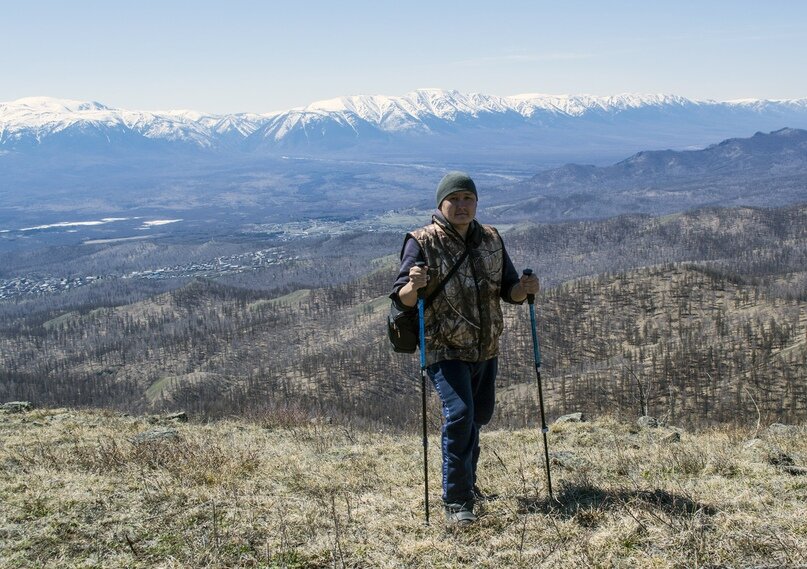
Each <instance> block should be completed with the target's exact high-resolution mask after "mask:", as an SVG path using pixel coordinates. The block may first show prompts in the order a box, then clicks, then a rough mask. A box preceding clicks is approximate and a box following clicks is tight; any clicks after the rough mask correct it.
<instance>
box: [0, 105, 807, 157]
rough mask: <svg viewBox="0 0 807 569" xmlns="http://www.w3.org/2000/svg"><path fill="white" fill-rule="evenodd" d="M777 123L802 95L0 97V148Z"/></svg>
mask: <svg viewBox="0 0 807 569" xmlns="http://www.w3.org/2000/svg"><path fill="white" fill-rule="evenodd" d="M785 126H791V127H805V128H807V98H804V99H794V100H780V101H770V100H742V101H727V102H718V101H693V100H690V99H686V98H684V97H679V96H676V95H631V94H623V95H617V96H610V97H594V96H587V95H578V96H555V95H542V94H527V95H517V96H512V97H498V96H493V95H484V94H476V93H471V94H463V93H460V92H458V91H447V90H438V89H421V90H417V91H414V92H412V93H409V94H408V95H405V96H402V97H387V96H351V97H341V98H337V99H331V100H327V101H319V102H315V103H312V104H310V105H308V106H304V107H297V108H294V109H290V110H287V111H282V112H275V113H265V114H257V113H236V114H229V115H215V114H206V113H201V112H197V111H190V110H173V111H133V110H124V109H114V108H110V107H108V106H106V105H104V104H101V103H98V102H91V101H73V100H62V99H53V98H48V97H31V98H25V99H19V100H17V101H12V102H7V103H0V150H6V151H23V152H26V151H27V152H30V151H33V150H36V149H38V148H42V147H46V148H47V147H54V148H56V149H59V147H60V146H63V145H64V144H65V143H66V144H70V145H71V149H72V150H74V151H75V150H76V149H77V148H79V149H80V148H81V147H82V146H83V145H84V144H85V143H86V144H89V143H90V142H91V143H92V144H90V146H91V147H92V148H93V149H95V150H98V147H99V143H100V145H101V146H104V145H107V146H115V145H137V146H140V147H142V146H143V145H144V144H145V145H146V146H148V144H149V143H152V144H155V145H159V146H160V147H165V146H166V145H168V146H174V147H182V148H184V149H185V150H193V149H197V150H214V151H222V150H227V151H236V152H259V153H266V152H269V153H274V152H287V151H289V150H295V151H300V152H304V153H313V154H316V153H322V152H325V153H327V152H329V151H330V152H333V151H339V152H344V151H348V152H349V151H350V150H351V149H354V150H357V151H363V150H367V148H366V146H368V145H369V146H370V147H371V149H372V150H373V151H374V152H375V153H378V152H382V153H383V152H387V153H391V154H405V155H406V154H418V153H426V154H429V153H430V152H431V151H432V150H433V148H432V147H433V146H437V147H439V146H440V145H443V144H445V143H450V144H453V145H456V147H457V150H461V151H469V150H471V151H473V150H474V149H476V151H477V152H479V151H481V150H482V149H484V150H486V154H487V155H490V154H493V155H495V154H497V152H499V150H503V151H510V152H512V151H513V149H514V148H515V149H521V152H526V153H529V152H540V151H541V150H542V149H543V150H545V151H551V152H554V153H560V154H564V153H567V154H574V152H572V151H573V149H574V148H575V147H576V146H577V147H578V153H580V152H579V151H580V150H581V149H580V148H579V147H580V145H581V142H582V143H583V144H582V146H583V148H582V150H583V151H584V150H585V147H586V145H587V144H588V145H591V146H592V150H596V148H598V147H599V144H598V137H601V136H604V135H605V134H607V135H608V136H610V137H611V138H612V140H611V145H615V146H617V147H619V146H621V145H620V143H619V140H620V139H624V140H625V141H634V140H635V141H636V143H638V142H639V141H640V140H641V141H645V144H643V145H640V146H638V147H635V148H633V150H632V151H636V150H639V149H642V148H657V147H659V145H660V146H661V147H681V146H682V145H683V146H688V145H696V146H697V145H703V144H706V143H707V142H708V141H713V140H716V139H720V138H725V137H727V136H738V135H747V134H750V133H751V132H753V131H755V130H774V129H777V128H782V127H785ZM720 133H723V134H720ZM587 138H589V139H590V140H589V141H588V142H586V139H587ZM379 142H382V143H383V144H382V147H381V148H379V146H378V143H379ZM600 142H602V141H600ZM653 142H655V144H653ZM622 146H624V145H622ZM629 146H630V144H629ZM480 147H482V148H480ZM627 153H628V152H623V153H622V155H623V156H624V155H625V154H627ZM581 158H582V157H581Z"/></svg>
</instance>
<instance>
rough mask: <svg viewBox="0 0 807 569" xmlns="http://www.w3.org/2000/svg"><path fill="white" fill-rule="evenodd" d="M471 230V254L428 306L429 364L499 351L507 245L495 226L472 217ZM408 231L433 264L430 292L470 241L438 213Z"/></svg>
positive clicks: (474, 359)
mask: <svg viewBox="0 0 807 569" xmlns="http://www.w3.org/2000/svg"><path fill="white" fill-rule="evenodd" d="M468 231H469V235H468V240H467V243H468V246H469V247H471V249H470V252H469V254H468V256H467V257H466V258H465V260H464V261H463V262H462V265H460V267H459V268H458V269H457V271H456V273H454V275H453V276H452V277H451V279H450V280H449V281H447V282H446V285H445V288H444V289H443V291H442V292H440V294H438V295H437V297H436V298H434V300H433V301H432V303H431V306H429V308H428V309H426V315H425V316H426V317H425V327H426V363H427V365H431V364H433V363H435V362H439V361H442V360H463V361H467V362H480V361H484V360H488V359H490V358H493V357H495V356H497V355H498V353H499V336H500V335H501V333H502V329H503V327H504V320H503V318H502V310H501V306H500V296H499V293H500V289H501V282H502V272H503V267H504V245H503V244H502V239H501V237H500V236H499V233H498V232H497V231H496V229H494V228H493V227H490V226H488V225H480V224H479V223H477V222H476V221H474V222H473V225H472V226H471V227H470V228H469V229H468ZM410 235H411V236H412V237H414V238H415V239H416V240H417V242H418V244H419V245H420V248H421V250H422V251H423V256H424V257H425V259H426V264H427V265H428V267H429V284H428V285H427V286H426V295H429V294H431V292H432V291H433V290H434V289H435V288H437V286H438V284H439V283H440V282H441V281H442V280H443V279H444V278H445V276H446V275H447V274H448V272H449V271H451V268H452V267H453V266H454V265H455V264H456V262H457V261H458V260H459V259H460V257H462V254H463V253H464V252H465V247H466V242H464V241H463V240H462V237H460V235H459V233H457V231H456V230H455V229H454V228H452V227H451V225H450V224H448V223H447V222H446V221H445V220H443V219H440V218H439V217H438V216H434V217H433V219H432V224H431V225H427V226H426V227H423V228H421V229H418V230H417V231H413V232H412V233H410Z"/></svg>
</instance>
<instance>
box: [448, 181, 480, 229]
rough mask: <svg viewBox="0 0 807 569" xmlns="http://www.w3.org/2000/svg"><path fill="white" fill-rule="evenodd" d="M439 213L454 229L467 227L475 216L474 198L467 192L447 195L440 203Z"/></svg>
mask: <svg viewBox="0 0 807 569" xmlns="http://www.w3.org/2000/svg"><path fill="white" fill-rule="evenodd" d="M440 213H442V214H443V216H444V217H445V218H446V220H447V221H448V222H449V223H450V224H451V225H453V226H455V227H457V226H460V227H461V226H467V225H469V224H470V223H471V222H472V221H473V220H474V217H475V216H476V196H475V195H474V193H473V192H469V191H467V190H460V191H459V192H453V193H451V194H448V196H447V197H446V199H444V200H443V201H442V202H441V203H440Z"/></svg>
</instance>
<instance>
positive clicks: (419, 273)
mask: <svg viewBox="0 0 807 569" xmlns="http://www.w3.org/2000/svg"><path fill="white" fill-rule="evenodd" d="M409 282H410V283H412V290H418V289H421V288H423V287H424V286H426V284H427V283H428V282H429V268H428V267H427V266H425V265H424V266H422V267H418V266H417V265H415V266H414V267H412V268H411V269H409Z"/></svg>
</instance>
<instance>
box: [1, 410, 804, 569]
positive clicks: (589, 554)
mask: <svg viewBox="0 0 807 569" xmlns="http://www.w3.org/2000/svg"><path fill="white" fill-rule="evenodd" d="M154 428H155V426H154V425H152V424H149V423H148V421H146V420H145V419H144V418H138V417H126V416H119V415H115V414H111V413H103V412H92V413H91V412H74V411H65V410H39V411H34V412H29V413H26V414H14V415H0V469H1V470H0V500H2V505H3V506H2V509H1V510H0V565H2V566H3V567H459V566H474V567H540V566H546V567H572V566H581V567H751V566H766V567H773V566H782V567H796V566H798V565H800V564H807V521H805V520H807V476H793V475H790V474H786V473H784V472H782V471H781V469H779V468H778V467H777V466H775V465H773V464H771V463H770V462H771V461H770V456H771V453H772V452H774V451H776V452H779V451H781V452H782V453H785V454H786V455H787V456H789V457H790V458H792V459H793V462H794V463H795V464H796V465H802V466H803V465H804V462H805V460H807V436H805V430H804V429H800V430H799V429H791V430H790V431H777V433H776V434H769V435H766V437H765V438H764V439H763V441H762V442H760V443H759V444H757V445H752V446H751V447H748V446H747V445H746V444H745V443H746V441H747V438H748V437H750V433H748V432H742V431H738V430H732V429H728V428H726V429H723V430H713V431H708V432H703V433H699V434H688V433H683V434H682V438H681V441H680V442H663V441H662V438H663V436H664V435H666V434H668V431H666V430H662V429H657V430H642V431H638V429H635V428H631V427H629V426H627V425H625V424H621V423H618V422H615V421H612V420H607V419H603V420H599V421H595V422H591V423H582V424H559V425H555V426H553V427H552V429H551V431H550V434H549V441H550V450H551V452H552V454H553V457H554V458H553V465H552V475H553V483H554V487H555V498H556V501H554V502H552V501H549V500H548V499H547V496H546V494H545V492H544V490H543V488H544V467H543V464H542V462H541V456H542V447H541V437H540V433H538V432H536V431H514V432H504V431H499V432H490V433H485V434H484V435H483V446H484V448H483V454H482V462H481V465H480V482H481V484H482V486H483V487H484V489H486V490H488V491H490V492H495V493H496V494H498V495H499V497H498V499H496V500H494V501H490V502H485V503H483V504H481V516H480V519H479V522H478V523H477V524H475V525H474V526H471V527H469V528H467V529H462V530H451V529H447V528H445V527H444V526H443V524H442V515H441V512H440V509H439V479H440V477H439V445H438V441H437V437H436V436H432V438H431V441H432V444H431V446H430V451H431V452H430V466H431V470H430V478H431V481H432V483H433V486H432V491H431V499H432V504H433V506H434V508H433V510H432V525H431V526H429V527H425V526H424V525H423V512H422V479H421V476H422V464H421V452H422V447H421V446H420V440H419V437H417V436H397V435H390V434H385V433H381V432H370V431H357V430H353V429H350V428H346V427H340V426H336V425H327V424H321V423H309V422H303V421H297V422H295V421H288V420H280V419H278V418H277V417H267V420H266V421H265V422H263V423H261V422H253V423H246V422H237V421H232V422H219V423H215V424H210V425H199V424H180V425H171V426H170V428H171V429H174V430H175V431H176V433H175V435H174V436H170V437H166V438H163V439H157V440H153V441H147V442H140V443H138V442H133V438H134V437H135V436H136V435H138V434H139V433H142V432H144V431H148V430H151V429H154ZM163 428H165V427H163Z"/></svg>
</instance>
